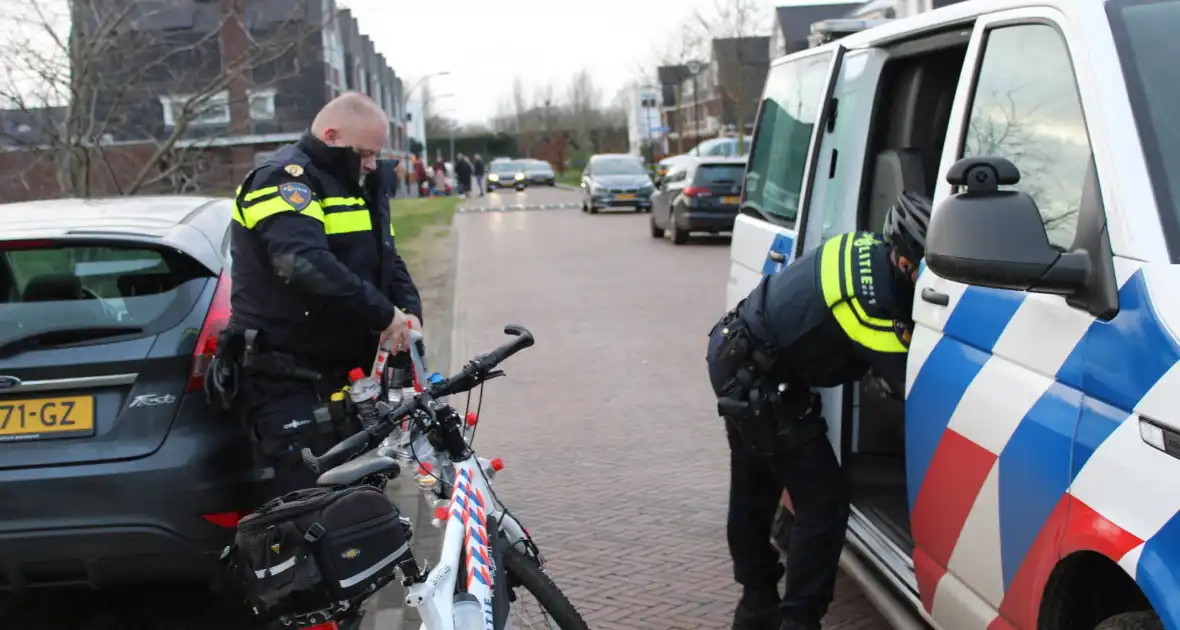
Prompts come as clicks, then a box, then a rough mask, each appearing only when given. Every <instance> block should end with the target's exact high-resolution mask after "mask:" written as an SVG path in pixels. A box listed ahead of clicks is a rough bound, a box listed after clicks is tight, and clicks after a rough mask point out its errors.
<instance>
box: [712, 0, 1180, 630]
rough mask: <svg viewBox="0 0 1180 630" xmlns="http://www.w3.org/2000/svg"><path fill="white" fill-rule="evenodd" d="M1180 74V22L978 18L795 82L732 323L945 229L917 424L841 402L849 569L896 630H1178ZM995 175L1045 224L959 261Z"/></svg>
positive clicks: (842, 51) (914, 381) (917, 364)
mask: <svg viewBox="0 0 1180 630" xmlns="http://www.w3.org/2000/svg"><path fill="white" fill-rule="evenodd" d="M1178 68H1180V0H1106V1H1104V0H968V1H967V2H963V3H960V4H955V5H952V6H949V7H945V8H942V9H938V10H935V11H932V12H928V13H925V14H921V15H917V16H914V17H909V18H906V19H903V20H897V21H892V22H889V23H886V24H883V25H881V26H877V27H874V28H871V29H869V30H864V31H862V32H859V33H856V34H853V35H850V36H848V37H845V38H843V39H840V40H837V41H835V42H831V43H827V44H823V45H821V46H818V47H815V48H811V49H808V50H805V51H801V52H798V53H795V54H792V55H789V56H787V57H784V58H782V59H779V60H777V61H776V62H774V64H773V65H772V67H771V70H770V73H769V76H768V78H767V82H766V87H765V94H764V97H763V101H762V105H761V108H760V112H759V115H758V121H757V130H756V132H755V137H754V142H753V147H752V149H751V156H750V159H749V165H748V167H747V168H748V170H747V174H746V186H745V191H744V193H743V201H742V210H741V214H740V216H739V217H738V220H737V224H736V226H735V229H734V236H733V245H732V250H731V271H730V276H729V285H728V287H727V301H728V305H729V306H732V305H734V304H736V303H737V301H738V300H739V299H741V298H742V297H744V296H745V295H746V294H747V293H748V292H749V291H750V290H751V289H752V288H753V287H754V286H755V284H756V283H757V282H758V280H759V279H760V278H761V277H762V275H763V274H766V273H770V272H773V271H775V270H777V269H778V268H780V267H781V265H782V264H784V263H785V262H789V260H791V259H792V258H793V257H795V256H798V255H799V254H800V253H802V252H805V251H808V250H811V249H812V248H815V247H817V246H819V245H820V243H822V242H823V241H824V240H825V239H826V238H828V237H831V236H833V235H836V234H839V233H842V232H845V231H849V230H853V229H858V228H859V229H872V230H877V231H879V230H880V228H881V223H882V220H883V217H884V214H885V211H886V209H887V208H888V207H889V206H890V204H891V203H892V201H893V200H894V199H895V198H896V197H897V195H898V193H900V192H901V191H902V190H914V191H920V192H923V193H925V194H927V195H930V196H931V197H932V198H933V199H934V203H935V210H934V224H935V227H936V228H937V229H936V230H935V231H934V232H932V234H931V239H930V242H929V244H928V246H929V249H930V251H931V255H930V256H928V261H929V265H930V268H927V269H924V270H923V272H922V274H921V276H920V278H919V283H918V284H919V286H918V288H917V295H916V298H915V301H914V319H915V322H916V330H915V334H914V336H913V342H912V346H911V349H910V354H909V368H908V370H907V379H906V381H907V382H906V394H907V396H906V402H905V403H904V405H903V404H900V403H893V402H890V401H886V400H884V399H882V398H881V397H879V396H876V395H874V393H873V392H872V391H870V389H869V387H870V386H869V385H868V384H867V383H868V381H867V380H866V383H865V384H862V385H860V386H857V387H845V388H841V389H837V390H831V391H827V392H825V394H824V395H825V412H826V415H827V417H828V419H829V422H830V424H831V429H832V431H831V433H830V437H831V439H832V440H833V443H834V445H835V446H836V448H837V453H839V455H840V457H841V461H842V463H843V466H844V468H845V470H846V472H847V474H848V477H849V479H850V480H851V488H852V504H853V515H852V520H851V523H850V525H849V532H848V543H849V548H850V549H849V551H850V552H851V553H845V559H844V563H845V567H846V568H847V569H849V570H850V572H851V573H852V574H853V575H854V577H856V578H857V579H858V580H860V581H862V582H864V583H867V585H868V586H869V588H868V589H867V592H868V593H869V594H870V596H871V597H873V598H874V599H875V600H876V601H877V603H878V604H879V605H881V606H882V607H883V609H884V611H885V612H886V614H887V616H889V617H890V618H891V619H892V620H893V621H894V622H895V623H899V624H904V623H907V622H918V623H929V624H932V625H933V626H935V627H938V628H943V629H947V630H960V629H970V628H978V629H981V630H982V629H985V628H988V629H1001V628H1020V629H1023V630H1066V629H1093V628H1101V629H1102V630H1110V629H1118V628H1123V629H1130V628H1143V629H1146V628H1168V629H1170V630H1180V514H1178V511H1180V408H1177V405H1178V404H1180V367H1178V365H1180V70H1178ZM972 156H1000V157H1004V158H1007V159H1008V160H1010V161H1011V163H1012V164H1014V165H1015V166H1016V167H1017V168H1018V169H1019V171H1020V174H1021V179H1020V181H1019V183H1018V184H1016V186H1015V187H1014V188H1015V189H1016V190H1019V191H1023V192H1025V193H1027V194H1028V196H1029V197H1031V199H1032V200H1033V201H1035V207H1036V208H1037V209H1038V212H1036V213H1035V214H1027V212H1031V209H1032V208H1033V205H1032V204H1027V203H1026V204H1024V205H1019V204H1009V205H1005V204H1003V203H993V205H992V206H991V207H992V210H991V211H992V212H994V222H992V223H988V222H986V221H985V222H983V223H976V224H975V225H974V228H972V229H975V230H976V231H977V232H978V236H977V238H974V239H971V240H969V241H967V242H964V241H961V240H959V241H955V242H952V241H953V239H951V237H950V236H947V237H946V238H945V239H943V241H942V242H941V243H940V242H939V237H942V236H943V235H944V234H955V233H958V237H960V238H961V236H962V232H963V231H964V230H965V229H967V227H965V226H964V225H963V224H956V223H955V222H956V221H958V220H959V219H958V218H957V217H958V216H959V215H957V214H954V215H952V214H949V213H948V214H946V215H945V216H944V217H940V215H939V213H940V212H947V211H948V208H949V207H950V206H948V205H946V204H942V202H943V201H945V200H947V199H948V198H950V196H951V195H952V194H953V193H956V192H958V191H957V189H955V188H954V187H952V186H951V185H950V184H949V183H947V179H946V175H947V173H948V170H949V169H950V168H951V167H952V166H953V165H954V164H955V163H956V162H958V161H959V160H960V159H961V158H964V157H972ZM1025 199H1027V198H1025ZM1022 211H1026V213H1022ZM1022 217H1023V218H1024V219H1031V221H1025V222H1024V223H1023V224H1022V222H1021V218H1022ZM985 218H986V217H985ZM975 219H976V220H978V219H979V216H978V215H976V216H975ZM964 220H966V219H964ZM1014 243H1024V245H1022V246H1021V248H1015V247H1014V246H1013V244H1014ZM952 246H953V247H954V248H955V249H956V251H947V249H945V248H950V247H952ZM940 248H942V249H940ZM934 252H938V253H942V254H944V255H946V256H955V255H960V256H961V258H960V259H959V260H958V261H955V262H957V264H956V265H938V264H936V263H935V262H934V260H935V259H934V257H933V253H934ZM963 256H965V257H967V258H962V257H963ZM1051 265H1052V266H1053V267H1054V268H1055V269H1056V270H1055V271H1053V272H1051V273H1045V271H1046V269H1047V268H1048V267H1049V266H1051ZM936 270H937V271H936ZM938 271H941V273H943V275H939V273H938ZM994 287H1007V288H994ZM899 604H900V605H899ZM905 604H909V605H908V606H906V605H905ZM907 616H908V619H907Z"/></svg>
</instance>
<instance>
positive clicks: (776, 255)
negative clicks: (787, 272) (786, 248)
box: [766, 252, 787, 263]
mask: <svg viewBox="0 0 1180 630" xmlns="http://www.w3.org/2000/svg"><path fill="white" fill-rule="evenodd" d="M766 257H767V258H769V259H771V260H772V261H774V262H776V263H781V262H787V255H786V254H784V253H782V252H770V253H769V254H767V255H766Z"/></svg>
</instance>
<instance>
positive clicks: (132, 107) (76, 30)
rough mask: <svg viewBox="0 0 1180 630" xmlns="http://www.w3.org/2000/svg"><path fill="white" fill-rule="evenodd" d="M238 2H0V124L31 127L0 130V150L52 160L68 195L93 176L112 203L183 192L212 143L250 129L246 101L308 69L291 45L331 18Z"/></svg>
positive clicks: (299, 8) (83, 191) (301, 8)
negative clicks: (114, 195) (107, 183)
mask: <svg viewBox="0 0 1180 630" xmlns="http://www.w3.org/2000/svg"><path fill="white" fill-rule="evenodd" d="M247 4H248V3H247V0H220V4H214V5H209V4H202V5H195V6H194V5H193V4H192V3H191V2H186V1H184V0H162V1H158V2H154V3H144V2H136V1H135V0H0V9H2V10H3V14H2V15H0V28H2V35H0V37H2V42H0V55H3V58H4V60H5V64H4V68H3V69H0V108H3V109H5V110H6V111H4V112H0V115H4V116H5V117H6V118H12V117H14V116H15V117H17V118H20V119H24V120H30V121H36V122H37V123H38V124H39V127H38V128H36V129H35V130H32V131H34V132H35V133H32V134H29V133H19V132H20V131H22V129H20V128H18V129H17V130H16V132H15V133H14V131H13V130H12V129H2V128H0V144H6V145H8V147H9V148H10V149H14V148H15V149H20V150H23V151H25V152H27V153H28V154H29V155H30V156H32V159H31V160H29V161H28V162H29V165H30V166H34V165H38V164H44V163H52V165H53V170H54V172H55V173H56V179H57V184H58V188H59V190H60V192H61V194H64V195H68V196H88V195H89V194H90V193H91V179H92V177H93V176H96V175H99V176H101V175H105V176H106V177H107V178H109V179H110V180H111V181H112V182H113V185H114V186H115V188H116V190H117V192H119V193H121V194H135V193H136V192H139V191H141V190H143V189H148V188H159V187H161V186H165V187H168V188H171V189H173V190H176V191H177V192H188V191H191V189H192V187H193V185H194V183H193V179H194V178H193V176H192V174H193V173H194V172H195V171H199V170H200V169H201V168H202V167H203V166H202V162H203V161H204V160H205V159H206V158H207V155H206V154H205V151H206V150H207V149H208V148H209V147H210V146H212V145H213V144H214V143H215V141H216V139H217V138H218V137H224V136H225V135H239V134H244V133H248V132H249V119H250V113H251V107H252V101H251V96H250V94H251V93H252V92H253V91H255V90H259V89H261V88H265V87H269V86H273V85H274V84H276V83H278V82H279V81H281V80H283V79H284V78H289V77H292V76H296V75H297V74H298V73H300V72H302V71H303V70H304V67H305V66H308V65H310V63H312V60H311V59H310V57H308V55H306V54H302V49H301V47H300V44H302V43H303V42H305V41H306V40H307V39H308V38H309V37H312V36H318V35H319V34H320V33H321V31H322V29H323V28H324V26H325V19H327V20H329V21H330V20H331V19H332V16H327V17H326V18H325V16H321V15H312V14H311V13H309V12H308V11H307V7H308V6H310V5H306V6H305V5H304V3H298V4H294V5H292V6H293V7H294V9H293V10H292V11H291V13H290V14H289V15H280V16H275V15H269V16H264V17H259V16H257V15H256V14H257V13H258V10H257V8H253V13H249V10H250V9H248V7H247ZM250 18H254V20H253V21H254V24H253V25H252V26H250V27H247V22H248V21H250ZM200 20H206V23H200V22H199V21H200ZM304 48H306V47H304ZM305 57H308V58H305ZM211 119H212V120H215V121H216V122H215V123H212V124H210V123H208V122H207V121H209V120H211ZM227 120H228V121H229V122H228V124H227V123H226V121H227ZM25 125H26V126H29V127H32V124H30V123H26V124H25ZM132 149H133V150H132Z"/></svg>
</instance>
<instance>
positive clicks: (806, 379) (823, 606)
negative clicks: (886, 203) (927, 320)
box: [707, 192, 930, 630]
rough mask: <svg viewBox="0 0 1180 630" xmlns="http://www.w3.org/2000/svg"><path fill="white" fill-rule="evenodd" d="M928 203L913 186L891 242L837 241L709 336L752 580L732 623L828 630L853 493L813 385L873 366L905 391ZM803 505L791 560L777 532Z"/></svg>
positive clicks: (737, 539)
mask: <svg viewBox="0 0 1180 630" xmlns="http://www.w3.org/2000/svg"><path fill="white" fill-rule="evenodd" d="M929 220H930V202H929V200H927V199H926V198H924V197H922V196H920V195H916V194H912V193H908V192H906V193H902V194H901V195H900V197H899V198H898V199H897V202H896V203H895V204H894V205H893V207H892V208H890V210H889V212H888V214H887V216H886V219H885V226H884V231H883V234H882V235H881V236H878V235H876V234H873V233H871V232H853V233H849V234H844V235H841V236H836V237H834V238H832V239H830V240H828V241H827V242H825V243H824V244H823V245H822V246H820V247H818V248H816V249H814V250H812V251H811V252H808V253H806V254H804V255H802V256H800V257H799V258H798V259H797V260H795V261H794V262H793V263H791V264H790V265H788V266H787V267H785V268H783V269H782V270H781V271H779V272H777V273H775V274H773V275H770V276H767V277H765V278H763V280H762V281H761V282H760V283H759V284H758V286H757V287H756V288H755V289H754V291H753V292H751V293H750V295H749V296H747V297H746V298H745V299H744V300H742V301H741V302H740V303H739V304H738V305H737V307H736V308H735V309H734V310H733V311H730V312H729V313H727V314H726V316H725V317H723V318H722V319H721V321H719V322H718V323H717V324H716V325H715V326H714V327H713V329H712V331H711V332H710V334H709V349H708V355H707V361H708V367H709V379H710V381H711V382H712V385H713V389H714V391H715V393H716V395H717V397H718V405H717V406H718V413H719V414H720V415H721V416H722V417H723V418H724V420H725V430H726V434H727V436H728V439H729V446H730V474H731V479H730V495H729V516H728V526H727V529H728V532H727V535H728V539H729V549H730V555H731V556H732V558H733V565H734V577H735V579H736V581H737V582H738V583H739V584H741V586H742V596H741V600H740V601H739V602H738V606H737V610H736V611H735V613H734V621H733V628H734V630H762V629H766V630H778V629H780V628H781V630H796V629H799V630H804V629H805V630H813V629H814V630H818V629H819V628H820V619H821V618H822V617H823V616H824V614H825V613H826V612H827V608H828V605H829V604H830V603H831V601H832V596H833V589H834V588H835V581H836V572H837V563H838V562H839V558H840V552H841V549H842V548H843V546H844V535H845V530H846V528H847V526H848V512H849V507H848V492H847V489H846V488H845V483H844V478H843V475H842V471H841V469H840V465H839V463H838V462H837V460H836V456H835V453H833V451H832V447H831V443H830V442H829V441H828V439H827V436H826V431H827V424H826V422H825V421H824V419H823V417H822V415H821V414H822V410H821V408H820V407H821V406H820V400H819V396H818V394H816V393H814V392H813V391H812V388H822V387H835V386H837V385H842V384H845V383H850V382H854V381H856V380H859V379H860V378H861V377H863V376H865V375H866V373H868V372H869V371H870V370H871V371H872V373H873V374H874V376H875V378H876V379H877V382H878V384H880V385H881V386H882V390H883V391H884V392H885V393H886V394H887V395H890V396H893V397H895V398H900V397H901V396H903V393H904V391H905V363H906V353H907V351H908V348H909V340H910V333H911V330H912V326H913V324H912V316H911V308H912V302H913V295H914V284H915V282H916V280H917V276H918V264H919V263H920V262H921V260H922V257H923V256H924V255H925V244H926V227H927V225H928V223H929ZM882 237H883V238H882ZM784 487H785V488H786V490H787V492H788V494H789V495H790V497H791V503H792V505H793V507H794V513H795V515H794V516H795V518H794V524H793V526H792V529H791V533H790V543H789V549H788V550H787V560H786V562H787V567H786V578H787V585H786V592H785V594H784V595H783V596H782V597H780V596H779V591H778V582H779V580H780V579H781V578H782V577H783V567H782V565H781V564H780V563H779V561H778V553H777V552H776V551H775V549H774V548H773V547H772V546H771V543H770V536H771V526H772V522H773V519H774V514H775V510H776V508H777V505H778V501H779V498H780V496H781V494H782V490H783V488H784Z"/></svg>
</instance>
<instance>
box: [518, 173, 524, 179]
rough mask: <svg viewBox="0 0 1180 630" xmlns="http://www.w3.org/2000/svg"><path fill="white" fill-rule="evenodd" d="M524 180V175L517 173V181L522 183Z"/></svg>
mask: <svg viewBox="0 0 1180 630" xmlns="http://www.w3.org/2000/svg"><path fill="white" fill-rule="evenodd" d="M522 179H524V173H517V174H516V181H520V180H522Z"/></svg>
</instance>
